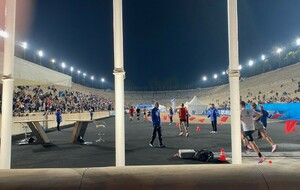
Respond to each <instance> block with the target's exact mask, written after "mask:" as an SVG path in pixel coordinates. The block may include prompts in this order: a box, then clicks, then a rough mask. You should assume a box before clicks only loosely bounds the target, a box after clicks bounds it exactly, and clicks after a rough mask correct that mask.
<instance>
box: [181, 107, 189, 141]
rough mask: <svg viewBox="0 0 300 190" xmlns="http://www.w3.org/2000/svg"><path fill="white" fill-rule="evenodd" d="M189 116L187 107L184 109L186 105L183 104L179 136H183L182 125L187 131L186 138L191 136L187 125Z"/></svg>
mask: <svg viewBox="0 0 300 190" xmlns="http://www.w3.org/2000/svg"><path fill="white" fill-rule="evenodd" d="M187 115H188V110H187V109H186V107H184V104H183V103H182V104H181V108H179V121H180V123H179V130H180V133H179V136H182V135H183V131H182V125H183V127H184V129H185V137H188V136H189V132H188V127H187V124H186V118H187Z"/></svg>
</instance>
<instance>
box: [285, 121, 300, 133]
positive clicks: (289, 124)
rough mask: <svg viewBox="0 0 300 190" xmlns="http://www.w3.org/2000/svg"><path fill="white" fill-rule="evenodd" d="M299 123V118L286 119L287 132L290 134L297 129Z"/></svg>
mask: <svg viewBox="0 0 300 190" xmlns="http://www.w3.org/2000/svg"><path fill="white" fill-rule="evenodd" d="M297 123H298V120H287V121H285V134H289V133H292V132H294V131H296V125H297Z"/></svg>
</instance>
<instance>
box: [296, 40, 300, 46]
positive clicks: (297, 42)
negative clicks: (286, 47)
mask: <svg viewBox="0 0 300 190" xmlns="http://www.w3.org/2000/svg"><path fill="white" fill-rule="evenodd" d="M296 44H297V46H300V38H298V39H297V40H296Z"/></svg>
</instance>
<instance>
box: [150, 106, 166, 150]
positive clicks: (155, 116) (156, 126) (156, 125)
mask: <svg viewBox="0 0 300 190" xmlns="http://www.w3.org/2000/svg"><path fill="white" fill-rule="evenodd" d="M158 108H159V103H158V102H155V107H154V108H153V109H152V111H151V118H152V125H153V132H152V137H151V140H150V142H149V146H150V147H154V145H153V142H154V140H155V138H156V132H157V133H158V140H159V147H160V148H164V147H165V145H163V143H162V135H161V119H160V111H159V109H158Z"/></svg>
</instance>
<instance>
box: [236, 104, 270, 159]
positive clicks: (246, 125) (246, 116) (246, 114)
mask: <svg viewBox="0 0 300 190" xmlns="http://www.w3.org/2000/svg"><path fill="white" fill-rule="evenodd" d="M240 106H241V116H240V117H241V123H242V127H243V134H244V137H245V138H246V139H247V140H248V142H249V144H250V146H251V147H252V149H253V150H254V151H255V152H256V153H257V154H258V157H259V160H258V163H263V162H264V161H265V159H266V158H265V157H264V156H262V154H261V152H260V150H259V148H258V146H257V145H256V144H255V142H254V139H253V136H252V134H253V133H254V131H255V126H254V120H257V119H259V118H260V115H259V114H258V113H257V112H254V111H253V110H251V109H246V103H245V102H244V101H241V103H240ZM253 115H255V118H254V119H253ZM246 149H247V147H246Z"/></svg>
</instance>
